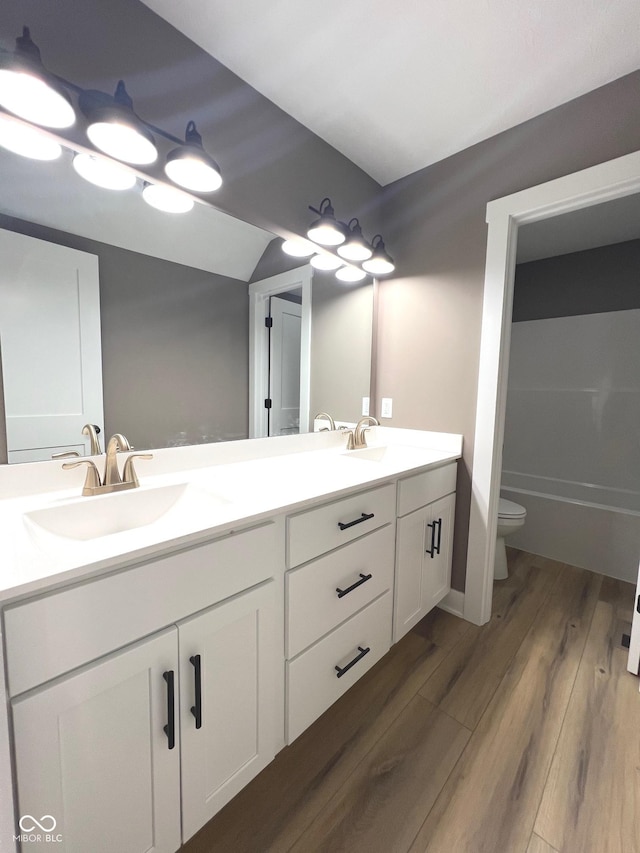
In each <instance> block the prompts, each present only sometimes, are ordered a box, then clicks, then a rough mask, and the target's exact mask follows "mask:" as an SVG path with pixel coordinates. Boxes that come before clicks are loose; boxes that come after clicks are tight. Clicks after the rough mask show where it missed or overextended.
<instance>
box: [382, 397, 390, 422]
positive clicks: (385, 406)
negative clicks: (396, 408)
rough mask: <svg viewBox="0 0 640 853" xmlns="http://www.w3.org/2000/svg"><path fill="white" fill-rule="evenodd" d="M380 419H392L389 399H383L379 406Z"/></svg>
mask: <svg viewBox="0 0 640 853" xmlns="http://www.w3.org/2000/svg"><path fill="white" fill-rule="evenodd" d="M380 417H381V418H391V417H393V400H392V399H391V397H383V398H382V402H381V406H380Z"/></svg>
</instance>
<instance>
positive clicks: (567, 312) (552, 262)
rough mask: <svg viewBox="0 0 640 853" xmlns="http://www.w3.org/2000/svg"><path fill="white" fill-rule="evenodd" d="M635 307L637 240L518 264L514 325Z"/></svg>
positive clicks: (639, 265) (639, 277) (639, 303)
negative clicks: (525, 321)
mask: <svg viewBox="0 0 640 853" xmlns="http://www.w3.org/2000/svg"><path fill="white" fill-rule="evenodd" d="M630 308H640V240H629V241H627V242H626V243H615V244H613V245H611V246H600V247H599V248H597V249H587V250H585V251H583V252H571V253H570V254H568V255H559V256H557V257H555V258H544V259H543V260H540V261H530V262H529V263H526V264H518V265H517V267H516V279H515V291H514V297H513V322H514V323H517V322H519V321H523V320H542V319H545V318H549V317H570V316H572V315H574V314H599V313H601V312H603V311H625V310H628V309H630Z"/></svg>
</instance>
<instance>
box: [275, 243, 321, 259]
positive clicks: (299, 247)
mask: <svg viewBox="0 0 640 853" xmlns="http://www.w3.org/2000/svg"><path fill="white" fill-rule="evenodd" d="M282 251H283V252H285V253H286V254H287V255H291V256H292V257H294V258H308V257H309V256H310V255H313V253H314V252H315V251H316V247H315V246H314V245H313V244H312V243H310V242H309V241H308V240H302V239H300V240H285V241H284V243H283V244H282Z"/></svg>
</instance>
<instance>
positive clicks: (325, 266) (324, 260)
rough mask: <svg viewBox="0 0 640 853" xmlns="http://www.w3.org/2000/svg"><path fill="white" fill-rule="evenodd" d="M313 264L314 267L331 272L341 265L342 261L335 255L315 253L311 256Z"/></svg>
mask: <svg viewBox="0 0 640 853" xmlns="http://www.w3.org/2000/svg"><path fill="white" fill-rule="evenodd" d="M311 266H312V267H314V269H317V270H323V271H325V272H329V271H331V270H337V269H338V267H341V266H342V261H341V260H340V258H336V257H335V256H334V255H314V256H313V257H312V258H311Z"/></svg>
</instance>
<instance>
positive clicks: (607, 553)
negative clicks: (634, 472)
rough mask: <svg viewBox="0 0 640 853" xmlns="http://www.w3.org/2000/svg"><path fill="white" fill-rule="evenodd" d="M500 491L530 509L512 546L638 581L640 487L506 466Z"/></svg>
mask: <svg viewBox="0 0 640 853" xmlns="http://www.w3.org/2000/svg"><path fill="white" fill-rule="evenodd" d="M500 494H501V495H502V497H505V498H507V499H508V500H512V501H515V502H516V503H519V504H521V505H522V506H523V507H525V508H526V510H527V519H526V522H525V524H524V526H523V527H522V528H520V530H518V531H516V532H515V533H513V534H512V535H511V536H509V539H508V540H507V545H512V546H513V547H514V548H520V549H522V550H523V551H529V552H530V553H532V554H540V555H541V556H543V557H551V558H552V559H554V560H559V561H560V562H563V563H570V564H571V565H572V566H580V567H582V568H584V569H590V570H591V571H593V572H600V573H602V574H604V575H609V576H610V577H613V578H619V579H620V580H625V581H629V582H631V583H633V584H635V583H636V579H637V577H638V560H639V558H640V492H635V491H628V490H624V489H610V488H606V487H603V486H596V485H592V484H590V483H575V482H571V481H566V480H557V479H553V478H551V477H540V476H536V475H533V474H522V473H518V472H515V471H503V472H502V487H501V489H500Z"/></svg>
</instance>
